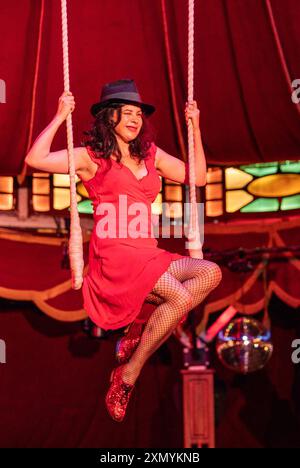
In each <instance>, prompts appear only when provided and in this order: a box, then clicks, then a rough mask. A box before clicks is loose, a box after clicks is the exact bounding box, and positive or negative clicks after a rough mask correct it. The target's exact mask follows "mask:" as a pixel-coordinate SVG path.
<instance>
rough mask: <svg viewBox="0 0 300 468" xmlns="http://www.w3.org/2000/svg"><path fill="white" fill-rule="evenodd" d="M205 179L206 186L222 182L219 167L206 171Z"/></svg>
mask: <svg viewBox="0 0 300 468" xmlns="http://www.w3.org/2000/svg"><path fill="white" fill-rule="evenodd" d="M206 179H207V183H208V184H212V183H213V182H222V169H220V168H219V167H209V168H208V169H207V173H206Z"/></svg>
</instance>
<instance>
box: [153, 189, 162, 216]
mask: <svg viewBox="0 0 300 468" xmlns="http://www.w3.org/2000/svg"><path fill="white" fill-rule="evenodd" d="M151 212H152V213H153V214H155V215H161V214H162V195H161V193H158V194H157V197H156V198H155V200H154V202H153V203H152V204H151Z"/></svg>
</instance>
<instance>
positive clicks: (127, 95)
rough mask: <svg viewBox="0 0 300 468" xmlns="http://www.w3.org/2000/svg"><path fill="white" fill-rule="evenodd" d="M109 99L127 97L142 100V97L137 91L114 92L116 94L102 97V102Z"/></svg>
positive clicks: (132, 99)
mask: <svg viewBox="0 0 300 468" xmlns="http://www.w3.org/2000/svg"><path fill="white" fill-rule="evenodd" d="M108 99H127V100H128V101H138V102H140V100H141V98H140V96H139V95H138V94H137V93H128V92H124V93H114V94H107V95H106V96H105V97H104V96H103V98H102V99H101V101H102V102H104V101H108Z"/></svg>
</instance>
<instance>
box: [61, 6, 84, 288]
mask: <svg viewBox="0 0 300 468" xmlns="http://www.w3.org/2000/svg"><path fill="white" fill-rule="evenodd" d="M61 17H62V46H63V74H64V91H65V92H69V91H70V76H69V48H68V19H67V0H61ZM66 126H67V146H68V161H69V175H70V217H71V223H70V239H69V258H70V267H71V272H72V288H73V289H80V288H81V286H82V282H83V268H84V261H83V248H82V232H81V226H80V219H79V214H78V208H77V193H76V181H75V176H76V174H75V161H74V145H73V125H72V115H71V113H70V114H69V115H68V117H67V119H66Z"/></svg>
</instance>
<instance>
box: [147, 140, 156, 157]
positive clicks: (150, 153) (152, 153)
mask: <svg viewBox="0 0 300 468" xmlns="http://www.w3.org/2000/svg"><path fill="white" fill-rule="evenodd" d="M156 150H157V146H156V144H155V143H154V141H152V143H151V145H150V148H149V149H148V157H149V158H150V159H153V160H154V159H155V155H156Z"/></svg>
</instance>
